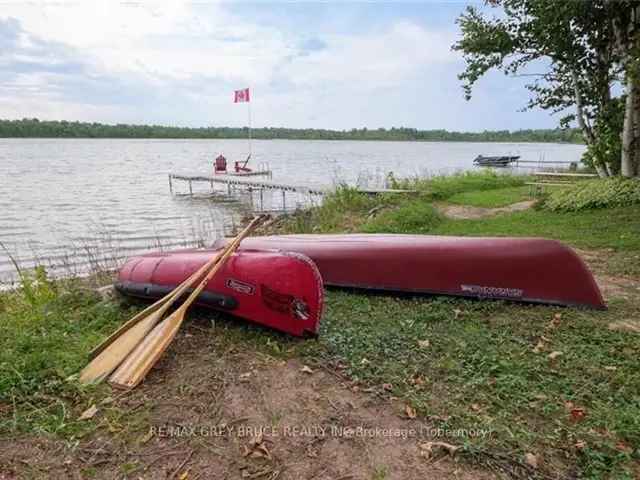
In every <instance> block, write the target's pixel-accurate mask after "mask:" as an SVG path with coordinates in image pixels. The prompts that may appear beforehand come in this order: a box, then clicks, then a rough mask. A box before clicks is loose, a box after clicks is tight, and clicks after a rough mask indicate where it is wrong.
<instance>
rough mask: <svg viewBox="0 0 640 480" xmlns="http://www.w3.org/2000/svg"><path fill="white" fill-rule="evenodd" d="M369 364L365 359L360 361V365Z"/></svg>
mask: <svg viewBox="0 0 640 480" xmlns="http://www.w3.org/2000/svg"><path fill="white" fill-rule="evenodd" d="M370 363H371V362H370V361H369V360H367V359H366V358H363V359H362V360H360V365H369V364H370Z"/></svg>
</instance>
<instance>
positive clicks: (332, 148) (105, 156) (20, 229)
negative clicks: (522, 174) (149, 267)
mask: <svg viewBox="0 0 640 480" xmlns="http://www.w3.org/2000/svg"><path fill="white" fill-rule="evenodd" d="M252 148H253V157H252V166H254V167H255V166H257V165H258V164H260V163H262V162H267V163H268V164H269V166H270V168H271V170H272V171H273V181H277V182H282V183H294V184H302V185H309V186H331V185H334V184H335V183H336V182H348V183H351V184H359V185H360V186H363V187H365V186H368V187H376V186H381V182H383V179H384V177H385V175H386V174H387V173H388V172H390V171H392V172H393V173H394V175H395V176H396V177H404V176H415V175H434V174H442V173H445V174H446V173H451V172H455V171H460V170H468V169H472V168H474V167H473V165H472V161H473V159H474V158H475V157H476V156H477V155H478V154H483V155H505V154H518V155H521V158H522V159H523V160H533V161H540V160H544V161H579V159H580V156H581V154H582V152H583V151H584V147H583V146H580V145H561V144H515V143H447V142H433V143H420V142H355V141H293V140H262V141H260V140H259V141H254V142H253V147H252ZM247 149H248V145H247V142H246V141H243V140H112V139H108V140H107V139H105V140H85V139H0V192H1V193H0V242H2V244H3V245H4V246H5V247H6V248H7V249H8V250H9V252H10V253H11V254H12V256H13V257H15V259H16V260H18V262H19V263H20V264H21V265H22V266H23V267H25V268H28V267H31V266H33V265H34V264H36V263H42V264H45V265H47V266H48V267H49V268H50V269H51V270H53V271H55V272H56V273H60V274H65V273H66V274H73V273H81V272H82V271H84V270H86V269H87V267H88V266H91V265H93V266H94V267H96V266H97V267H101V266H114V265H116V264H117V263H118V262H119V261H121V259H122V258H123V257H125V256H126V255H130V254H133V253H135V252H139V251H144V250H149V249H157V248H158V247H163V248H173V247H175V248H177V247H178V246H180V245H187V244H193V243H194V242H198V241H199V242H204V243H208V242H211V241H213V240H214V239H215V238H217V237H218V236H220V235H222V234H224V233H225V232H227V231H229V230H230V229H231V228H232V227H233V225H234V223H236V222H237V220H238V218H239V216H240V215H242V213H243V212H246V211H247V210H248V209H249V207H248V206H247V205H248V202H247V199H246V198H244V199H243V198H240V200H241V201H223V200H224V199H222V198H219V199H211V198H204V197H203V198H189V197H184V196H172V195H171V194H170V193H169V185H168V180H167V179H168V174H169V173H177V174H184V175H209V174H210V173H211V166H212V159H213V158H215V156H217V155H218V153H220V152H223V153H224V154H225V156H226V157H227V158H228V159H229V161H230V164H231V163H232V162H233V161H235V160H240V159H243V158H245V157H246V155H247ZM182 187H183V189H184V188H185V187H186V185H183V186H182ZM183 191H186V190H183ZM205 191H206V188H205V187H204V186H200V187H198V189H197V190H196V192H197V193H204V192H205ZM279 198H281V197H279ZM265 201H266V202H267V205H268V204H269V202H272V203H273V204H274V205H276V204H277V205H279V204H280V203H279V202H280V201H281V200H277V199H272V198H270V197H269V195H267V198H266V199H265ZM309 201H310V199H304V198H298V199H297V203H298V204H304V203H307V202H309ZM289 206H290V207H291V206H293V205H291V204H290V205H289ZM13 278H14V273H13V267H12V264H11V261H10V259H9V257H8V255H7V254H6V253H5V252H4V251H3V250H2V249H0V282H2V281H10V280H11V279H13Z"/></svg>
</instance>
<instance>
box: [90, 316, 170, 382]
mask: <svg viewBox="0 0 640 480" xmlns="http://www.w3.org/2000/svg"><path fill="white" fill-rule="evenodd" d="M164 311H165V310H164V309H162V310H158V311H155V312H153V313H151V315H148V316H147V317H145V318H143V319H142V320H139V321H137V322H136V323H135V324H134V325H132V326H131V327H130V328H129V329H127V330H126V331H125V332H124V333H122V334H121V335H120V336H119V337H118V338H116V339H115V340H114V341H113V342H111V343H110V344H109V345H108V346H106V347H105V348H104V349H103V350H102V351H101V352H100V353H99V354H98V355H97V356H96V357H95V358H94V359H93V360H91V362H89V364H88V365H87V366H86V367H84V369H83V370H82V372H80V383H84V384H87V383H99V382H101V381H102V380H104V379H105V378H106V377H107V376H108V375H109V374H110V373H111V372H113V371H114V370H115V369H116V367H117V366H118V365H120V364H121V363H122V362H123V361H124V360H125V358H127V356H128V355H129V354H130V353H131V351H132V350H133V349H134V348H135V347H136V346H137V345H138V344H139V343H140V342H141V341H142V339H143V338H145V335H147V333H149V331H150V330H151V329H152V328H153V327H154V326H155V325H156V324H157V323H158V322H159V321H160V320H161V319H162V315H163V314H164Z"/></svg>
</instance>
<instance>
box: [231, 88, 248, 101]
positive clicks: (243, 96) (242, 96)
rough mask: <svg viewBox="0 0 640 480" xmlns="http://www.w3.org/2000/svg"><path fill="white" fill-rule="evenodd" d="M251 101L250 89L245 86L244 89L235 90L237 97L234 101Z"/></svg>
mask: <svg viewBox="0 0 640 480" xmlns="http://www.w3.org/2000/svg"><path fill="white" fill-rule="evenodd" d="M248 101H249V89H248V88H243V89H242V90H236V91H235V97H234V99H233V103H241V102H248Z"/></svg>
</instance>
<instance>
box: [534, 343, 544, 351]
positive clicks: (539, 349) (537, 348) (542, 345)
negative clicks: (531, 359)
mask: <svg viewBox="0 0 640 480" xmlns="http://www.w3.org/2000/svg"><path fill="white" fill-rule="evenodd" d="M543 348H544V342H543V341H542V340H538V344H537V345H536V346H535V347H533V353H540V352H541V351H542V349H543Z"/></svg>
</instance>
